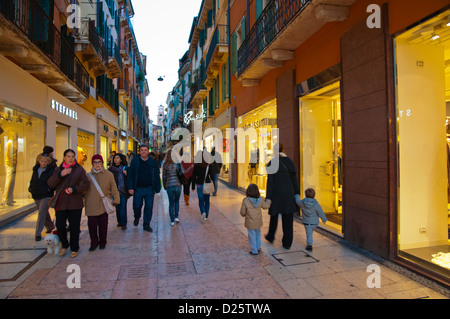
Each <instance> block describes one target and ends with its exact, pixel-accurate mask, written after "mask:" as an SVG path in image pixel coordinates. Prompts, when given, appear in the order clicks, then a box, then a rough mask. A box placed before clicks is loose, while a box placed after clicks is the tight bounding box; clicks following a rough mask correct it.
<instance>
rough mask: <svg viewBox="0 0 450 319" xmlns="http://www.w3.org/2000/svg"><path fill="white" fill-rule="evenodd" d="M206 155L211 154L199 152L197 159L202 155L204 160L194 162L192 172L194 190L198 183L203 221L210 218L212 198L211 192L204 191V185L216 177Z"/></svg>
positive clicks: (199, 203) (199, 204)
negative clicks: (206, 159) (205, 192)
mask: <svg viewBox="0 0 450 319" xmlns="http://www.w3.org/2000/svg"><path fill="white" fill-rule="evenodd" d="M199 152H200V153H202V151H199ZM205 155H206V156H208V155H209V154H208V153H207V152H203V154H202V155H200V154H199V153H197V155H196V156H195V157H196V159H199V158H200V156H202V162H201V163H195V164H194V171H193V173H192V190H194V187H195V185H197V196H198V206H199V208H200V213H201V214H202V216H201V221H202V222H203V223H204V222H205V221H207V220H208V216H209V198H210V194H204V193H203V187H204V183H205V182H208V183H210V182H212V181H213V179H214V176H213V175H212V172H211V165H208V163H207V162H206V161H205Z"/></svg>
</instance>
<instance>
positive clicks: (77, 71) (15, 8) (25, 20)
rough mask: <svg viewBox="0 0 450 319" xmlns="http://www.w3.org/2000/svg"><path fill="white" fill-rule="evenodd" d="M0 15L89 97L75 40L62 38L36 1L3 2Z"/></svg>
mask: <svg viewBox="0 0 450 319" xmlns="http://www.w3.org/2000/svg"><path fill="white" fill-rule="evenodd" d="M0 11H1V12H2V13H3V15H4V16H5V18H6V19H7V20H9V21H11V22H12V23H13V24H15V25H16V27H17V28H19V29H20V30H21V31H22V32H23V33H24V34H25V35H26V36H27V37H28V39H29V40H30V41H31V42H32V43H33V44H34V45H36V46H37V47H38V48H39V49H40V50H41V51H42V52H43V53H44V54H45V55H46V56H47V57H48V58H49V59H50V60H51V61H52V62H53V63H54V64H55V65H57V66H58V67H59V69H60V70H61V71H62V72H63V73H64V74H65V75H66V76H67V77H68V78H69V79H70V80H71V81H73V82H74V83H75V84H76V86H77V87H78V88H79V89H80V90H81V91H82V92H84V93H85V94H86V96H88V95H89V73H88V72H87V71H86V69H85V68H84V66H83V64H82V63H81V62H80V60H79V59H78V58H77V57H76V55H75V52H74V48H73V37H71V36H66V35H63V34H61V32H60V31H59V30H58V29H57V28H56V26H55V25H54V24H53V19H50V18H49V17H48V15H47V13H46V12H45V11H44V10H43V8H42V7H41V6H40V4H39V3H38V2H37V1H36V0H21V1H3V0H2V1H0Z"/></svg>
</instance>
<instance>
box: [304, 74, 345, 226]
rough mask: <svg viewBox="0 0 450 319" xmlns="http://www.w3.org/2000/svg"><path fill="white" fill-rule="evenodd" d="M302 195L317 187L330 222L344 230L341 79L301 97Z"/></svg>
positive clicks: (331, 224)
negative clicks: (307, 190)
mask: <svg viewBox="0 0 450 319" xmlns="http://www.w3.org/2000/svg"><path fill="white" fill-rule="evenodd" d="M300 152H301V159H300V165H301V168H300V189H301V196H302V198H303V197H304V191H305V190H306V189H308V188H314V190H315V191H316V199H317V200H318V201H319V203H320V205H321V206H322V209H323V211H324V213H325V214H326V216H327V218H328V222H327V224H326V225H324V227H327V228H330V229H332V230H334V231H337V232H339V233H342V218H343V213H342V187H343V185H342V176H343V173H342V163H343V162H342V122H341V101H340V90H339V82H336V83H335V84H332V85H330V86H327V87H325V88H322V89H320V90H317V91H314V92H313V93H310V94H308V95H305V96H303V97H302V98H300Z"/></svg>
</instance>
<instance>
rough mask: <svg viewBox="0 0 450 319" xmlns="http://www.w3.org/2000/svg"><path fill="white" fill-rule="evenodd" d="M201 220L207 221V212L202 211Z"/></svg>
mask: <svg viewBox="0 0 450 319" xmlns="http://www.w3.org/2000/svg"><path fill="white" fill-rule="evenodd" d="M200 220H201V221H202V223H204V222H206V220H207V218H206V213H202V217H201V219H200Z"/></svg>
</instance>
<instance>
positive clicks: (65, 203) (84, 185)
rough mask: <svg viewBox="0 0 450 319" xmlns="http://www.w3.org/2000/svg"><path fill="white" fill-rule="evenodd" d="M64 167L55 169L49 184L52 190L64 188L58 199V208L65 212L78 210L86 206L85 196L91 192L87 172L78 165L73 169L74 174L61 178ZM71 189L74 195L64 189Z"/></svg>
mask: <svg viewBox="0 0 450 319" xmlns="http://www.w3.org/2000/svg"><path fill="white" fill-rule="evenodd" d="M63 169H64V167H62V165H61V166H59V167H57V168H55V171H54V172H53V175H52V176H51V177H50V178H49V179H48V181H47V184H48V186H50V187H51V188H55V189H57V188H60V187H63V190H62V192H61V195H60V196H59V198H58V199H57V202H56V203H57V204H56V205H57V208H58V210H60V211H63V210H78V209H82V208H83V206H84V203H83V195H84V193H85V192H87V191H88V190H89V184H90V182H89V180H88V178H87V176H86V171H85V170H84V168H83V167H82V166H80V165H79V164H78V163H77V164H75V165H74V166H73V167H72V172H71V173H70V174H69V175H66V176H64V177H61V171H62V170H63ZM69 187H71V188H72V189H73V192H72V194H70V195H68V194H66V192H64V189H66V188H69Z"/></svg>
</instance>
